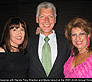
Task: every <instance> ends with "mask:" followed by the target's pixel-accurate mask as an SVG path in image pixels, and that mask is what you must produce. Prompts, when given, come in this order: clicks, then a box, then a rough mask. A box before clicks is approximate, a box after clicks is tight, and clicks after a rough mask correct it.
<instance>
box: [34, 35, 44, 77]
mask: <svg viewBox="0 0 92 82" xmlns="http://www.w3.org/2000/svg"><path fill="white" fill-rule="evenodd" d="M33 44H34V49H33V50H34V51H33V53H34V60H35V62H36V64H37V67H38V66H39V67H38V69H39V70H40V71H41V73H43V75H45V76H46V73H45V71H44V68H43V66H42V64H41V61H40V59H39V56H38V44H39V36H37V38H35V39H34V43H33Z"/></svg>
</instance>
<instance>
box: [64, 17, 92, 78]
mask: <svg viewBox="0 0 92 82" xmlns="http://www.w3.org/2000/svg"><path fill="white" fill-rule="evenodd" d="M65 36H66V38H67V39H68V40H69V41H70V43H71V51H72V52H71V55H70V57H69V59H68V60H67V61H66V63H65V65H64V75H65V78H92V24H91V23H90V22H89V21H87V20H86V19H83V18H81V17H76V18H74V19H72V20H71V21H70V22H69V23H68V25H67V26H66V28H65Z"/></svg>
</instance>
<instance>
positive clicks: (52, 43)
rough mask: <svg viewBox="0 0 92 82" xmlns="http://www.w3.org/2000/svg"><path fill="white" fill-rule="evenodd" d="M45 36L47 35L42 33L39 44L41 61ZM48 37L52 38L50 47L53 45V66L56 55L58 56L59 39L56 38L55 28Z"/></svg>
mask: <svg viewBox="0 0 92 82" xmlns="http://www.w3.org/2000/svg"><path fill="white" fill-rule="evenodd" d="M45 37H46V36H45V35H43V34H41V33H40V36H39V45H38V55H39V59H40V61H42V60H41V58H42V47H43V45H44V43H45V41H44V38H45ZM48 37H49V38H50V40H49V41H48V43H49V44H50V47H51V58H52V67H53V64H54V62H55V60H56V57H57V40H56V34H55V31H54V30H53V33H52V34H50V35H49V36H48Z"/></svg>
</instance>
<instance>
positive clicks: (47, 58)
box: [42, 36, 52, 76]
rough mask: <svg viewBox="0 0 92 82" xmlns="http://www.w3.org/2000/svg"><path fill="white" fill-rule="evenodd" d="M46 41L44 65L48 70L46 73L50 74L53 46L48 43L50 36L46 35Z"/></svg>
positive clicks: (43, 52) (43, 53)
mask: <svg viewBox="0 0 92 82" xmlns="http://www.w3.org/2000/svg"><path fill="white" fill-rule="evenodd" d="M44 40H45V43H44V45H43V47H42V65H43V67H44V70H45V72H46V75H47V76H48V75H49V73H50V71H51V67H52V66H51V64H52V63H51V48H50V45H49V43H48V41H49V40H50V39H49V37H48V36H46V37H45V39H44Z"/></svg>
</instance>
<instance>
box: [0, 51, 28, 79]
mask: <svg viewBox="0 0 92 82" xmlns="http://www.w3.org/2000/svg"><path fill="white" fill-rule="evenodd" d="M27 70H28V60H27V59H26V55H24V54H23V53H22V52H7V51H5V52H0V78H27Z"/></svg>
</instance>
